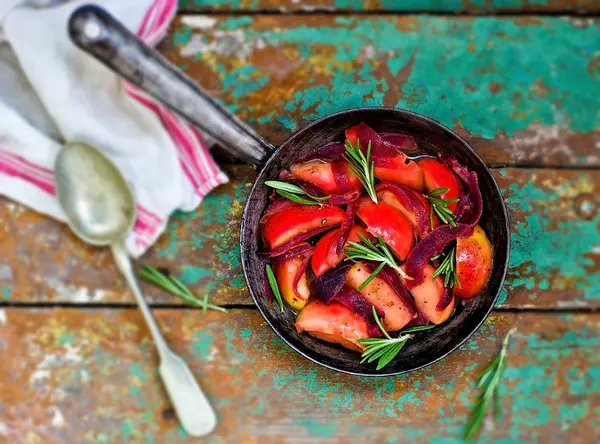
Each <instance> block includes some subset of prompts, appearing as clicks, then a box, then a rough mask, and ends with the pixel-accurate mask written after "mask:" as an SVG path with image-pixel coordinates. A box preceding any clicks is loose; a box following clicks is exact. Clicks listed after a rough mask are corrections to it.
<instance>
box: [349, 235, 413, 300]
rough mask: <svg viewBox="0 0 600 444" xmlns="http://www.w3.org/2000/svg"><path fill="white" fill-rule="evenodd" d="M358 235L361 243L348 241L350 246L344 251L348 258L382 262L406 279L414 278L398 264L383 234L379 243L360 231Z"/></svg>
mask: <svg viewBox="0 0 600 444" xmlns="http://www.w3.org/2000/svg"><path fill="white" fill-rule="evenodd" d="M358 237H359V239H360V241H361V243H358V242H353V241H350V242H348V247H346V248H345V249H344V253H345V254H346V260H351V261H354V262H356V261H361V260H365V261H373V262H381V263H382V264H384V265H387V266H389V267H391V268H393V269H394V270H396V271H397V272H398V273H400V275H401V276H402V277H403V278H404V279H409V280H412V278H411V277H410V276H408V275H407V274H406V273H405V272H404V270H402V268H400V267H399V266H398V264H396V260H395V259H394V256H393V255H392V252H391V251H390V249H389V248H388V246H387V245H386V244H385V242H384V240H383V238H382V237H381V236H379V237H378V238H377V245H375V244H373V242H371V241H370V240H369V239H367V238H365V237H364V236H362V235H361V234H360V233H359V234H358ZM378 268H379V267H378ZM381 268H383V267H381ZM379 271H381V270H379ZM379 271H377V273H379ZM369 277H370V276H369ZM373 277H374V276H373ZM369 282H370V281H369ZM363 284H364V283H363ZM367 284H368V282H367ZM365 285H366V284H365ZM361 287H362V286H361ZM361 289H362V288H361Z"/></svg>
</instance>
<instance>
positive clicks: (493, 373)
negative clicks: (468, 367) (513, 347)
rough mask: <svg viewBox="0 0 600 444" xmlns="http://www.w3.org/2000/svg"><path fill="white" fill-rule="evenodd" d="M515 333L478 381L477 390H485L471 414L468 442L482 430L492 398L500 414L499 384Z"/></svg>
mask: <svg viewBox="0 0 600 444" xmlns="http://www.w3.org/2000/svg"><path fill="white" fill-rule="evenodd" d="M513 332H514V328H513V329H511V330H510V331H509V332H508V333H507V334H506V336H505V337H504V340H503V341H502V349H501V350H500V353H499V354H498V355H497V356H496V357H495V358H494V359H493V360H492V362H491V363H490V365H489V366H488V367H487V368H486V369H485V370H484V371H483V373H482V374H481V375H480V376H479V379H478V380H477V388H481V387H484V389H483V391H482V392H481V393H480V395H479V398H478V399H477V404H476V405H475V407H474V408H473V410H472V412H471V419H470V420H469V422H468V423H467V426H466V427H465V433H464V439H465V440H466V441H469V440H471V439H473V438H474V437H475V435H476V434H477V432H478V431H479V429H480V428H481V424H482V423H483V420H484V419H485V413H486V411H487V408H488V406H489V404H490V402H491V401H492V398H493V399H494V403H495V408H496V414H498V412H499V407H500V395H499V393H498V384H499V383H500V378H501V377H502V373H503V372H504V369H505V368H506V351H507V349H508V339H509V338H510V336H511V335H512V333H513Z"/></svg>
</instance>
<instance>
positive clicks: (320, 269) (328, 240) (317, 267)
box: [310, 225, 373, 276]
mask: <svg viewBox="0 0 600 444" xmlns="http://www.w3.org/2000/svg"><path fill="white" fill-rule="evenodd" d="M359 233H360V235H361V236H363V237H364V238H366V239H373V237H372V236H371V235H370V234H369V233H368V232H367V230H365V229H364V228H363V227H361V226H360V225H354V226H353V227H352V228H351V230H350V234H349V235H348V240H347V241H346V244H345V245H348V242H350V241H352V242H360V238H359V237H358V234H359ZM340 235H341V229H336V230H332V231H330V232H329V233H327V234H325V235H324V236H323V237H322V238H321V239H319V242H317V245H316V246H315V252H314V254H313V255H312V258H311V262H310V263H311V267H312V270H313V272H314V273H315V276H321V275H322V274H323V273H325V272H326V271H327V270H330V269H331V268H333V267H335V266H337V265H338V264H339V263H340V262H341V261H342V258H343V257H344V254H343V251H342V253H341V254H337V252H336V247H337V244H338V241H339V240H340ZM344 248H345V247H344Z"/></svg>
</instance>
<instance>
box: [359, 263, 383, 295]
mask: <svg viewBox="0 0 600 444" xmlns="http://www.w3.org/2000/svg"><path fill="white" fill-rule="evenodd" d="M383 267H385V262H382V263H381V264H379V266H378V267H377V268H376V269H375V271H373V273H371V274H370V275H369V277H368V278H366V279H365V280H364V281H363V283H362V284H360V286H359V287H358V288H357V289H356V291H360V290H362V289H363V288H365V287H366V286H367V285H369V282H371V281H372V280H373V279H375V277H376V276H377V275H378V274H379V272H380V271H381V269H382V268H383Z"/></svg>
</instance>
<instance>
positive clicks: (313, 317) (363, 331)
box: [296, 301, 369, 352]
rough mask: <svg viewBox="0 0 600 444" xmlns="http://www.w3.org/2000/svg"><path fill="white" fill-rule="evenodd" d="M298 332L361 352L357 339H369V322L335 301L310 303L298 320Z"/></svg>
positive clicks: (361, 347)
mask: <svg viewBox="0 0 600 444" xmlns="http://www.w3.org/2000/svg"><path fill="white" fill-rule="evenodd" d="M296 330H297V331H298V333H302V332H304V331H305V332H307V333H308V334H309V335H311V336H314V337H315V338H318V339H322V340H324V341H327V342H332V343H334V344H340V345H341V346H342V347H345V348H347V349H350V350H356V351H359V352H360V351H362V349H363V346H362V345H360V344H359V343H358V342H357V339H365V338H368V337H369V334H368V325H367V322H366V321H365V320H364V319H363V318H361V317H360V316H359V315H357V314H356V313H354V312H353V311H352V310H350V309H349V308H348V307H346V306H345V305H342V304H340V303H339V302H335V301H333V302H332V303H331V304H329V305H325V303H323V302H320V301H311V302H309V303H308V304H307V305H306V307H304V310H302V311H301V312H300V314H299V315H298V317H297V318H296Z"/></svg>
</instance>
